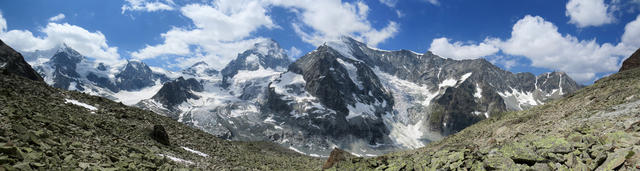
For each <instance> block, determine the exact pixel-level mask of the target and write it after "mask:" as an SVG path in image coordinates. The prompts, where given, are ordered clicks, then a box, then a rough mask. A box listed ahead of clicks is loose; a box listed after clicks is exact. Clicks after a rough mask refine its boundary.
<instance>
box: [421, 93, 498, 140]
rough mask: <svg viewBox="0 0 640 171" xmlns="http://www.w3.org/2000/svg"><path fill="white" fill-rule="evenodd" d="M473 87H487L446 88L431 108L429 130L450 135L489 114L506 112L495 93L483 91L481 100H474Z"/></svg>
mask: <svg viewBox="0 0 640 171" xmlns="http://www.w3.org/2000/svg"><path fill="white" fill-rule="evenodd" d="M475 86H483V87H488V86H486V85H473V84H471V83H470V82H463V83H462V84H461V85H460V86H458V87H448V88H446V90H445V92H444V94H442V96H440V97H439V98H437V99H436V100H435V104H433V105H432V106H431V109H432V110H431V115H429V122H430V124H431V129H432V130H436V131H440V133H441V134H443V135H450V134H453V133H456V132H458V131H461V130H463V129H464V128H466V127H468V126H471V125H473V124H474V123H476V122H479V121H481V120H483V119H486V118H488V117H489V116H490V114H497V113H500V112H503V111H506V110H507V109H506V106H505V104H504V101H503V100H502V98H501V97H500V95H498V94H497V93H496V92H495V91H483V92H482V94H481V95H482V98H479V99H476V98H475V97H474V95H473V94H474V92H475V90H474V89H475ZM485 90H487V89H486V88H485ZM488 90H490V89H488Z"/></svg>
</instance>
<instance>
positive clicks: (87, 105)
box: [64, 99, 98, 111]
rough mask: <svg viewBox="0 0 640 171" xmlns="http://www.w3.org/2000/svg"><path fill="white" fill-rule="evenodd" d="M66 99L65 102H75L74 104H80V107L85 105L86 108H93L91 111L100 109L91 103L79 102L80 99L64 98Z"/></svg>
mask: <svg viewBox="0 0 640 171" xmlns="http://www.w3.org/2000/svg"><path fill="white" fill-rule="evenodd" d="M64 101H65V102H64V103H71V104H74V105H77V106H80V107H84V108H86V109H89V110H91V111H95V110H98V108H96V107H95V106H91V105H89V104H86V103H82V102H79V101H77V100H72V99H64Z"/></svg>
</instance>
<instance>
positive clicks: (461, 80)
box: [460, 72, 473, 83]
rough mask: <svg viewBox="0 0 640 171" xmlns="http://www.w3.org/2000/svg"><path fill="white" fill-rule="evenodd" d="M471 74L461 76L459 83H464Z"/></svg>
mask: <svg viewBox="0 0 640 171" xmlns="http://www.w3.org/2000/svg"><path fill="white" fill-rule="evenodd" d="M471 74H473V73H472V72H470V73H466V74H464V75H462V77H460V83H462V82H464V81H466V80H467V78H469V77H470V76H471Z"/></svg>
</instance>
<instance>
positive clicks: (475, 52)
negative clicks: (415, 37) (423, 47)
mask: <svg viewBox="0 0 640 171" xmlns="http://www.w3.org/2000/svg"><path fill="white" fill-rule="evenodd" d="M488 41H490V40H488V39H487V40H485V42H488ZM485 42H482V43H479V44H477V45H475V44H464V43H462V42H454V43H450V40H449V39H448V38H445V37H442V38H437V39H433V41H432V42H431V47H430V48H429V51H431V52H433V53H434V54H436V55H439V56H442V57H445V58H452V59H476V58H480V57H485V56H489V55H493V54H495V53H497V52H498V51H499V50H500V49H498V48H497V47H495V46H494V45H492V44H490V43H485Z"/></svg>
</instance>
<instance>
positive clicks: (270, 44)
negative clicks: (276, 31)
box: [250, 39, 287, 59]
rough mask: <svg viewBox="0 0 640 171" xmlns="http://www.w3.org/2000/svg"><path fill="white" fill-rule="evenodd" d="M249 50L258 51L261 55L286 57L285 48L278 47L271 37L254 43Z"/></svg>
mask: <svg viewBox="0 0 640 171" xmlns="http://www.w3.org/2000/svg"><path fill="white" fill-rule="evenodd" d="M250 50H253V51H255V52H257V53H260V54H262V55H263V56H271V57H273V58H278V59H283V58H287V55H286V52H285V50H284V49H282V48H280V44H278V42H276V41H274V40H273V39H267V40H264V41H261V42H258V43H255V44H254V45H253V47H252V48H251V49H250Z"/></svg>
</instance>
